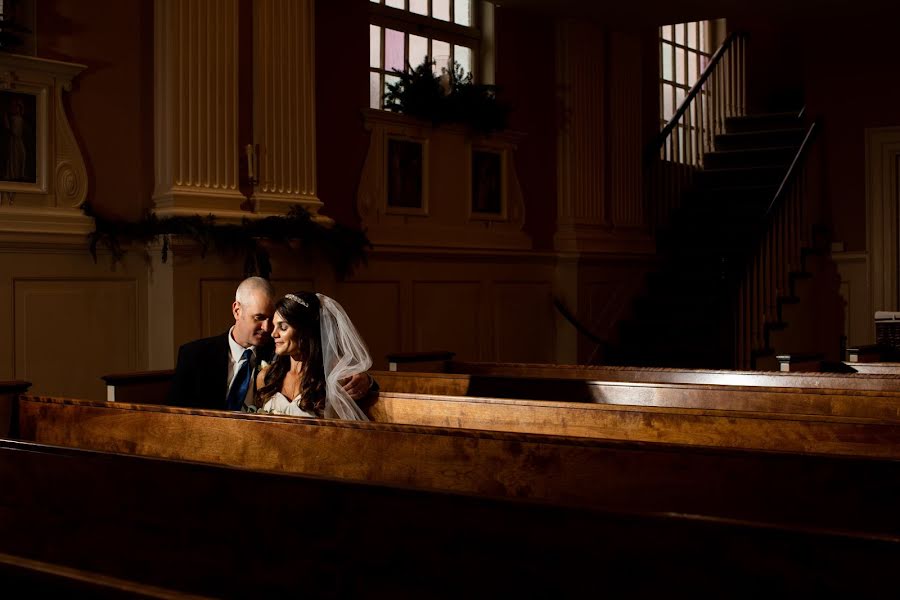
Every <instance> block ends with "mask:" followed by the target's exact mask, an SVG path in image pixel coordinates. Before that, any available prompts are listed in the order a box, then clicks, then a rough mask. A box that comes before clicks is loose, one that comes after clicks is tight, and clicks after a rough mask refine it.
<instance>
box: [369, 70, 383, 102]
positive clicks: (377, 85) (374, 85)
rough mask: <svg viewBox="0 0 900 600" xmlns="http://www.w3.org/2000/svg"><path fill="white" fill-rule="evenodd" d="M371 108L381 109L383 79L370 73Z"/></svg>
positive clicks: (376, 74)
mask: <svg viewBox="0 0 900 600" xmlns="http://www.w3.org/2000/svg"><path fill="white" fill-rule="evenodd" d="M369 108H381V77H380V76H379V74H378V73H373V72H372V71H369Z"/></svg>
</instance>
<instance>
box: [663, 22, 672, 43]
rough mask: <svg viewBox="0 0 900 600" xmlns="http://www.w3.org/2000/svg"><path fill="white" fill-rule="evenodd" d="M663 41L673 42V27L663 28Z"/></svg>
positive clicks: (665, 26) (666, 26)
mask: <svg viewBox="0 0 900 600" xmlns="http://www.w3.org/2000/svg"><path fill="white" fill-rule="evenodd" d="M662 39H664V40H668V41H670V42H671V41H672V26H671V25H663V26H662Z"/></svg>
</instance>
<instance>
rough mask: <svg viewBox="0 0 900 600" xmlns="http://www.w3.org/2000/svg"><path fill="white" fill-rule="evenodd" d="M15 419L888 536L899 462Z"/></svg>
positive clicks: (44, 435) (511, 492) (59, 408)
mask: <svg viewBox="0 0 900 600" xmlns="http://www.w3.org/2000/svg"><path fill="white" fill-rule="evenodd" d="M601 408H602V407H601ZM19 414H20V416H21V427H20V429H21V432H22V439H23V440H26V441H33V442H37V443H41V444H49V445H54V446H65V447H70V448H81V449H88V450H96V451H101V452H114V453H120V454H128V455H140V456H149V457H156V458H166V459H174V460H187V461H193V462H197V463H206V464H215V465H223V466H229V467H235V468H240V469H244V470H253V471H265V472H276V473H282V474H294V475H305V476H315V477H328V478H338V479H341V480H345V481H357V482H371V483H378V484H381V485H388V486H401V487H410V488H416V489H425V490H433V491H439V492H452V493H462V494H473V495H477V496H481V497H486V498H500V499H504V498H505V499H516V498H518V499H528V500H531V501H538V502H541V503H548V504H554V505H560V506H576V507H587V508H592V509H600V510H611V511H624V512H629V511H647V512H652V513H663V514H667V513H679V514H691V515H705V516H706V517H709V518H717V519H734V520H740V521H746V522H752V523H757V524H770V525H771V524H778V525H779V526H786V525H788V524H789V525H790V526H792V527H799V528H801V529H804V530H809V531H820V530H821V531H826V530H827V531H831V532H840V531H861V532H865V533H866V534H867V535H874V536H876V537H879V538H884V539H891V540H893V539H895V538H898V536H900V513H898V512H897V511H896V501H897V500H898V499H900V462H898V461H897V460H893V459H882V458H873V457H871V456H856V457H845V456H834V455H827V454H788V453H780V452H772V451H767V450H754V451H747V450H737V449H733V448H724V447H723V448H710V447H706V446H691V445H677V444H669V443H659V442H657V443H637V442H626V441H615V440H598V439H586V438H575V437H561V436H541V435H534V434H512V433H499V432H489V431H474V430H462V429H449V428H438V427H422V426H409V425H397V424H382V423H359V422H346V421H330V420H320V419H303V418H293V417H274V416H261V415H244V414H238V413H229V412H224V411H202V410H188V409H180V408H173V407H159V406H151V405H138V404H134V405H129V404H124V403H102V402H89V401H80V400H65V399H52V398H29V397H25V398H23V399H22V401H21V407H20V411H19ZM859 433H860V435H861V436H863V435H865V433H866V432H865V430H864V429H862V430H860V432H859ZM898 539H900V538H898Z"/></svg>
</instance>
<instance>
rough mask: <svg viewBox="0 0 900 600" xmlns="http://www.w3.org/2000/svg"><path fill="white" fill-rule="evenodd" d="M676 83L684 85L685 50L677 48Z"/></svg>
mask: <svg viewBox="0 0 900 600" xmlns="http://www.w3.org/2000/svg"><path fill="white" fill-rule="evenodd" d="M675 83H684V50H683V49H682V48H675Z"/></svg>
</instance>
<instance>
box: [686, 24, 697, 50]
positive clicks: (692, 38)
mask: <svg viewBox="0 0 900 600" xmlns="http://www.w3.org/2000/svg"><path fill="white" fill-rule="evenodd" d="M687 45H688V46H689V47H691V48H697V47H698V46H697V23H694V22H692V23H688V24H687Z"/></svg>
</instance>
